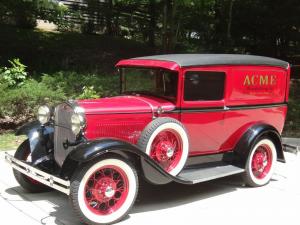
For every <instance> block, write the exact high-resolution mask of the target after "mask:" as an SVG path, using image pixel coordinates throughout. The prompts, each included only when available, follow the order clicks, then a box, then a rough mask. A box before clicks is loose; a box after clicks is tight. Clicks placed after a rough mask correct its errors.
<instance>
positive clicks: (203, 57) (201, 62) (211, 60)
mask: <svg viewBox="0 0 300 225" xmlns="http://www.w3.org/2000/svg"><path fill="white" fill-rule="evenodd" d="M134 59H141V60H147V59H150V60H161V61H171V62H175V63H177V64H178V65H179V66H180V67H188V66H205V65H261V66H277V67H282V68H285V69H286V68H287V67H288V65H289V64H288V62H285V61H282V60H279V59H274V58H269V57H264V56H254V55H238V54H169V55H153V56H145V57H138V58H134Z"/></svg>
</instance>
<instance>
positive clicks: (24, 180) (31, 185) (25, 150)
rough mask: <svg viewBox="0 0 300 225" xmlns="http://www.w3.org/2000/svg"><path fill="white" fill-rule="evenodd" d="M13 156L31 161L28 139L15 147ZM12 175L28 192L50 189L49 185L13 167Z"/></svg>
mask: <svg viewBox="0 0 300 225" xmlns="http://www.w3.org/2000/svg"><path fill="white" fill-rule="evenodd" d="M14 157H15V158H16V159H19V160H23V161H25V162H28V163H30V162H31V152H30V145H29V141H28V140H25V141H24V142H23V143H22V144H21V145H20V146H19V147H18V149H17V151H16V153H15V155H14ZM13 173H14V176H15V178H16V180H17V182H18V183H19V184H20V186H21V187H22V188H24V189H25V190H26V191H28V192H32V193H37V192H45V191H49V190H51V189H50V188H49V187H47V186H45V185H43V184H41V183H40V182H38V181H36V180H35V179H33V178H31V177H28V176H26V175H24V174H22V173H20V172H19V171H17V170H15V169H13Z"/></svg>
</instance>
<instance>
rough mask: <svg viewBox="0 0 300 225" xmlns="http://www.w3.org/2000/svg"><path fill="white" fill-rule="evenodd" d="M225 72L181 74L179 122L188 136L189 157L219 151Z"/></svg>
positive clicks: (209, 70) (202, 70) (200, 70)
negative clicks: (181, 89) (181, 88)
mask: <svg viewBox="0 0 300 225" xmlns="http://www.w3.org/2000/svg"><path fill="white" fill-rule="evenodd" d="M226 73H227V70H226V68H217V69H214V68H193V69H186V70H184V71H183V85H182V86H183V91H182V96H181V122H182V123H183V124H184V126H185V127H186V129H187V131H188V134H189V137H190V155H201V154H209V153H216V152H219V151H221V150H222V144H223V142H224V113H225V110H224V107H225V104H224V92H225V83H226Z"/></svg>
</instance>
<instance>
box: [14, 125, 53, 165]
mask: <svg viewBox="0 0 300 225" xmlns="http://www.w3.org/2000/svg"><path fill="white" fill-rule="evenodd" d="M53 133H54V128H53V127H52V126H44V125H41V123H40V122H39V121H32V122H29V123H26V124H24V125H23V126H22V127H20V128H19V129H18V130H17V131H16V133H15V135H16V136H19V135H26V136H27V137H28V140H29V144H30V151H31V158H32V162H33V165H34V164H35V162H37V161H38V160H39V159H41V158H42V157H43V156H45V155H46V154H47V151H48V149H51V148H53Z"/></svg>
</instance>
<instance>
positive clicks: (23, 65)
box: [0, 0, 300, 136]
mask: <svg viewBox="0 0 300 225" xmlns="http://www.w3.org/2000/svg"><path fill="white" fill-rule="evenodd" d="M39 20H45V21H49V22H52V23H54V24H55V25H56V26H57V30H56V31H54V32H53V31H51V32H46V31H45V30H38V29H36V25H37V21H39ZM164 53H241V54H255V55H263V56H270V57H275V58H279V59H283V60H286V61H288V62H289V63H291V65H292V77H293V78H294V80H293V81H292V82H291V92H290V101H289V111H288V117H287V122H286V125H285V133H284V134H285V135H288V136H299V134H300V88H299V82H300V81H299V80H298V81H297V79H299V78H300V75H299V74H300V66H299V65H300V1H299V0H140V1H138V0H61V1H57V0H0V96H1V98H0V133H1V132H7V130H13V129H16V128H17V127H19V126H20V125H21V124H23V123H25V122H26V121H28V120H29V119H34V117H35V113H36V109H37V107H38V106H39V105H41V104H55V103H57V102H60V101H63V100H66V99H70V98H72V99H76V98H98V97H102V96H111V95H115V94H117V90H118V79H117V76H113V74H114V65H115V63H117V62H118V60H120V59H124V58H130V57H137V56H144V55H151V54H164Z"/></svg>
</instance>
